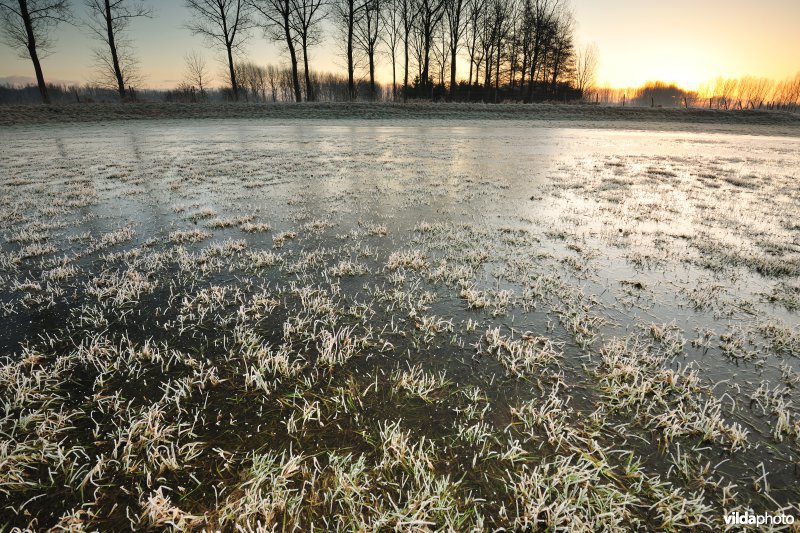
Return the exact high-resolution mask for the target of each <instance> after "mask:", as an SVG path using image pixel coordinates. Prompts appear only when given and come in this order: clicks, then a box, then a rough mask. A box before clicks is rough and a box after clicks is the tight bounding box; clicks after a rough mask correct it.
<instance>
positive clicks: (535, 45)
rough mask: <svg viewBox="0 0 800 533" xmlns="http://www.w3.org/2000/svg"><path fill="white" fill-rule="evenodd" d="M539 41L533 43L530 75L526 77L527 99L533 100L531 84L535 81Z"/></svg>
mask: <svg viewBox="0 0 800 533" xmlns="http://www.w3.org/2000/svg"><path fill="white" fill-rule="evenodd" d="M540 46H541V43H539V40H538V38H537V40H536V41H535V42H534V43H533V58H531V77H530V78H529V79H528V98H527V101H528V102H530V101H531V100H533V86H534V84H535V83H536V67H537V66H538V65H539V47H540Z"/></svg>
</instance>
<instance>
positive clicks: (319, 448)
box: [0, 121, 800, 531]
mask: <svg viewBox="0 0 800 533" xmlns="http://www.w3.org/2000/svg"><path fill="white" fill-rule="evenodd" d="M492 124H493V125H492ZM513 124H514V123H511V122H509V125H510V126H505V125H501V126H498V124H497V123H483V124H481V127H480V128H472V129H470V128H468V127H467V128H462V129H454V130H446V131H442V130H441V126H436V127H435V128H433V130H432V131H430V132H426V130H425V128H414V130H413V133H408V132H407V131H406V130H405V129H402V128H400V129H398V130H397V131H396V133H398V135H390V136H386V137H383V136H382V135H383V133H381V132H380V131H376V130H374V129H371V127H367V128H364V127H363V124H361V123H358V122H357V121H354V122H348V123H346V124H344V125H338V124H337V123H334V122H332V123H329V124H327V125H326V126H324V127H322V128H318V127H316V126H314V125H313V124H312V125H310V127H308V128H304V129H303V135H304V137H303V140H304V141H306V142H303V143H299V142H297V141H298V137H297V136H298V130H297V128H295V127H293V126H292V127H288V128H286V127H278V126H275V127H274V128H273V129H271V130H270V133H271V135H270V136H269V138H268V139H267V140H264V141H263V142H262V141H261V140H259V139H261V138H262V137H263V134H264V127H263V125H258V126H254V125H252V124H248V123H233V124H224V123H220V124H215V125H213V127H212V126H203V125H202V124H196V123H191V122H186V123H183V126H180V125H174V124H173V125H158V124H156V125H137V126H135V127H132V129H129V130H123V131H121V132H117V133H114V132H113V131H112V130H109V129H105V128H104V129H103V130H102V131H95V130H94V129H93V128H92V127H88V126H84V127H80V128H78V127H76V128H71V127H65V128H64V129H63V130H59V129H58V128H51V129H50V130H48V131H42V130H39V129H35V128H32V127H31V128H29V129H25V128H19V130H18V131H15V135H13V136H11V135H7V134H6V133H5V132H3V133H0V140H1V141H2V142H3V144H4V148H3V150H4V155H7V157H6V158H5V159H4V160H3V162H2V163H1V164H0V170H2V171H3V172H4V173H5V175H6V177H7V178H3V181H0V192H2V195H0V236H2V237H1V238H0V316H1V317H2V319H3V324H4V327H3V328H2V329H0V346H2V347H3V353H2V355H1V356H0V466H1V467H2V468H1V469H0V502H1V503H0V524H4V525H6V526H7V527H18V528H21V529H26V528H27V529H30V530H39V529H50V528H55V529H56V530H58V529H68V530H81V529H87V530H95V529H99V530H128V529H153V530H162V529H175V530H210V531H213V530H220V531H227V530H232V531H235V530H240V531H250V530H253V531H256V530H259V531H260V530H274V529H279V530H304V531H305V530H309V531H310V530H403V531H405V530H434V529H439V530H449V531H468V530H486V529H492V530H494V529H498V528H505V529H510V530H537V529H538V530H570V531H598V530H605V531H627V530H631V529H643V530H670V531H674V530H679V529H688V530H708V529H716V528H721V527H724V525H723V523H722V517H723V516H724V515H725V514H726V513H727V512H729V511H730V510H732V509H733V510H735V509H741V510H742V511H743V510H745V509H748V508H752V509H754V510H756V511H759V512H760V511H766V512H770V513H775V512H777V511H778V510H779V509H780V508H784V509H785V510H786V511H787V512H793V513H794V514H797V508H796V502H797V501H798V497H800V494H799V493H798V491H797V488H796V487H797V484H796V478H797V473H796V472H795V471H794V468H793V466H792V465H793V464H794V463H796V462H797V457H798V455H797V454H798V453H800V410H798V407H797V402H798V399H797V397H796V396H797V395H796V390H797V388H798V386H799V385H800V366H799V365H798V355H800V352H799V351H798V350H800V337H798V333H797V332H798V324H799V322H800V321H799V320H798V306H797V287H798V286H800V276H799V273H798V271H797V268H796V267H797V264H798V257H800V256H799V255H798V254H800V249H799V248H798V238H799V236H800V225H798V224H797V221H796V220H795V213H796V212H797V211H798V207H799V206H800V190H799V189H798V185H797V181H796V177H797V176H795V175H794V169H796V168H800V165H798V162H799V161H800V160H798V156H797V153H800V152H798V150H796V148H797V147H798V145H797V141H796V140H792V139H782V140H780V139H774V138H772V139H763V140H762V139H758V138H756V137H753V138H744V137H732V136H731V137H714V136H694V135H689V134H681V135H676V134H666V133H662V134H658V135H660V137H659V138H658V140H659V142H660V143H661V144H662V145H666V146H668V147H669V150H667V153H665V154H664V153H660V152H658V151H657V150H656V151H655V152H656V153H654V150H653V148H652V146H651V145H650V144H649V143H650V140H649V139H650V138H651V137H646V136H644V135H641V134H639V133H632V132H628V133H626V134H624V135H622V136H621V137H620V134H619V133H611V132H602V131H588V130H569V131H568V132H566V133H556V132H557V131H559V130H541V131H540V130H537V129H535V128H530V127H529V126H526V127H525V128H518V127H516V126H514V125H513ZM190 125H191V126H190ZM127 127H130V125H128V126H127ZM193 128H195V129H193ZM232 131H235V134H236V136H237V137H236V139H239V140H241V143H239V141H237V143H234V144H230V143H229V142H228V141H229V138H228V137H226V135H227V134H230V133H231V132H232ZM251 133H252V134H253V135H256V134H257V135H260V136H261V137H254V139H256V140H255V141H252V142H251V141H250V140H249V137H248V134H251ZM444 133H446V135H445V134H444ZM217 135H218V136H219V137H215V136H217ZM554 135H556V136H557V135H562V137H559V138H557V139H555V140H550V138H551V137H552V136H554ZM98 136H99V137H101V138H102V139H103V141H104V142H103V143H98V142H94V141H96V139H97V138H98ZM606 136H610V137H611V140H613V142H611V141H609V139H608V138H606ZM501 137H502V138H503V139H504V141H503V145H502V146H503V147H502V153H501V154H499V155H498V153H496V152H495V150H497V149H498V148H497V145H496V143H495V142H496V140H497V139H498V138H501ZM517 137H519V139H520V140H519V142H518V143H517V142H516V141H514V139H516V138H517ZM225 139H227V140H225ZM453 139H455V140H458V141H459V142H462V143H464V144H463V146H464V150H463V151H462V152H460V153H461V155H459V156H458V157H456V158H455V159H454V155H453V150H452V145H451V144H450V142H452V140H453ZM209 140H211V141H214V142H208V141H209ZM598 140H601V141H603V142H602V143H599V142H598ZM90 141H92V142H90ZM216 141H219V143H216ZM223 141H224V142H223ZM506 141H508V142H506ZM623 141H624V142H623ZM537 143H539V144H541V143H545V145H544V147H545V148H548V147H550V146H551V145H549V144H546V143H556V144H554V145H552V146H556V145H557V146H558V147H559V149H558V150H553V152H554V153H556V155H553V156H548V157H549V159H548V158H545V159H541V158H535V159H531V160H529V159H526V157H525V156H524V154H526V153H528V152H526V150H529V149H530V147H531V146H538V144H537ZM309 145H312V146H314V147H315V148H314V150H311V151H309V148H308V146H309ZM587 146H591V147H592V148H591V149H587V148H586V147H587ZM659 150H665V149H664V148H663V147H662V148H659ZM109 151H113V153H114V154H115V157H114V158H109V157H108V153H109ZM33 154H35V157H36V161H37V164H36V165H35V166H34V165H31V164H30V161H31V160H32V158H33ZM500 156H502V157H500ZM454 161H455V162H454ZM456 164H458V166H454V165H456ZM542 165H545V166H546V167H547V169H546V171H545V170H542V169H543V168H544V167H542ZM792 505H795V507H791V506H792Z"/></svg>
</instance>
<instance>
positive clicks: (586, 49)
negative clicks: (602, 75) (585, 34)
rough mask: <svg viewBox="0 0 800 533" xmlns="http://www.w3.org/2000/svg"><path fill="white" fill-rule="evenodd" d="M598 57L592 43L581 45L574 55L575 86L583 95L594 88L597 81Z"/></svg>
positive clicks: (595, 47)
mask: <svg viewBox="0 0 800 533" xmlns="http://www.w3.org/2000/svg"><path fill="white" fill-rule="evenodd" d="M599 59H600V54H599V52H598V50H597V45H596V44H594V43H592V44H589V45H585V46H583V47H581V48H580V49H579V50H578V52H577V54H576V55H575V88H576V89H578V90H579V91H580V92H581V95H582V96H584V97H585V96H586V93H588V92H590V91H591V90H592V89H593V88H594V84H595V83H596V81H597V64H598V62H599Z"/></svg>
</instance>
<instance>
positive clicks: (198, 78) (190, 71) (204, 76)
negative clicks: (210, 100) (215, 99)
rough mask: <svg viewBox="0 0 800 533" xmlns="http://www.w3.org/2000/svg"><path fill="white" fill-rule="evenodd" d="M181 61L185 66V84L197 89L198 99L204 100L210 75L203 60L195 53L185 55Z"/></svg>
mask: <svg viewBox="0 0 800 533" xmlns="http://www.w3.org/2000/svg"><path fill="white" fill-rule="evenodd" d="M183 60H184V63H185V64H186V76H185V78H186V83H187V84H188V85H189V86H191V87H197V90H198V91H199V92H200V99H201V100H205V99H206V96H207V93H206V87H208V84H209V83H210V82H211V74H210V73H209V71H208V68H207V66H206V60H205V58H204V57H203V56H201V55H200V54H198V53H197V52H191V53H188V54H186V55H185V56H184V58H183Z"/></svg>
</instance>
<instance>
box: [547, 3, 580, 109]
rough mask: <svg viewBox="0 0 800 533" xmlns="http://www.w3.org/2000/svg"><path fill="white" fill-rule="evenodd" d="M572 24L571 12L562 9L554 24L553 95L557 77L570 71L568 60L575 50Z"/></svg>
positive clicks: (556, 87)
mask: <svg viewBox="0 0 800 533" xmlns="http://www.w3.org/2000/svg"><path fill="white" fill-rule="evenodd" d="M574 24H575V22H574V19H573V16H572V13H571V12H570V11H567V10H564V11H563V12H562V13H561V16H559V18H558V20H557V22H556V25H555V33H554V39H553V49H552V54H551V61H552V65H551V69H552V70H551V76H552V77H551V82H550V83H551V92H552V94H553V96H556V94H557V93H558V80H559V77H560V76H561V75H562V74H564V73H566V72H569V71H570V62H571V61H572V60H573V59H574V53H575V50H574V45H573V41H572V35H573V28H574Z"/></svg>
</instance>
